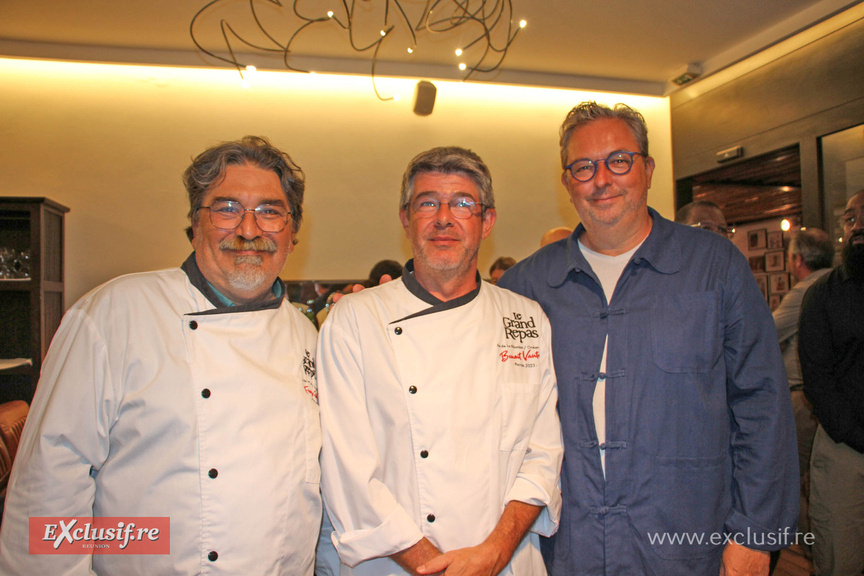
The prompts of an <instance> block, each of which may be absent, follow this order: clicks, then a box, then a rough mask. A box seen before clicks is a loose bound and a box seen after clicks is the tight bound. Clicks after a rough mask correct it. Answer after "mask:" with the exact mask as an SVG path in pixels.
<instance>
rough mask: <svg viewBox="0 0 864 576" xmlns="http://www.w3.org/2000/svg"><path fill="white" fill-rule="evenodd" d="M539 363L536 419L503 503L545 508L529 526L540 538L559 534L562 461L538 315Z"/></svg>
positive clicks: (545, 328)
mask: <svg viewBox="0 0 864 576" xmlns="http://www.w3.org/2000/svg"><path fill="white" fill-rule="evenodd" d="M540 317H541V319H542V321H541V338H540V341H541V347H542V349H541V357H540V361H541V363H542V372H541V382H540V398H539V402H538V406H537V418H536V420H535V421H534V429H533V430H532V432H531V440H530V442H529V443H528V451H527V453H526V454H525V459H524V460H523V461H522V466H521V467H520V468H519V473H518V474H517V476H516V481H515V482H514V483H513V486H512V487H511V488H510V490H509V491H508V492H507V496H506V498H505V503H506V502H511V501H513V500H516V501H518V502H524V503H526V504H532V505H534V506H545V508H544V509H543V510H542V511H541V512H540V515H539V516H538V517H537V520H535V521H534V524H533V525H532V527H531V531H532V532H536V533H537V534H540V535H541V536H547V537H548V536H552V535H553V534H555V532H557V531H558V522H559V520H560V518H561V488H560V475H561V462H562V460H563V458H564V445H563V440H562V437H561V423H560V421H559V418H558V386H557V382H556V379H555V369H554V366H553V363H552V341H551V329H550V326H549V321H548V319H547V318H546V316H545V315H544V314H543V313H542V312H541V313H540Z"/></svg>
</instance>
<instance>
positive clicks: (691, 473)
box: [646, 454, 729, 560]
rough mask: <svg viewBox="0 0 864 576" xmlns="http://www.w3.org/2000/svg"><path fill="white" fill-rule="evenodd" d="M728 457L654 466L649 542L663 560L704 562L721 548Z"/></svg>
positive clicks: (680, 460)
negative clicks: (704, 558) (689, 559)
mask: <svg viewBox="0 0 864 576" xmlns="http://www.w3.org/2000/svg"><path fill="white" fill-rule="evenodd" d="M725 466H726V457H725V456H724V455H722V454H720V455H717V456H712V457H707V458H671V457H662V456H658V457H657V458H656V460H655V462H654V471H653V478H654V485H653V486H652V489H651V500H652V502H653V505H652V510H651V513H650V519H649V522H648V529H647V530H646V532H647V533H648V539H649V541H650V543H651V547H652V548H653V550H654V553H655V554H657V556H659V557H661V558H665V559H667V560H683V559H687V558H703V557H706V556H709V555H711V554H713V553H714V551H715V550H717V548H718V547H719V546H721V545H722V544H723V542H722V537H723V520H724V518H725V516H726V514H727V511H728V509H729V501H728V496H727V495H728V493H729V488H728V486H727V478H726V474H725V472H724V470H725Z"/></svg>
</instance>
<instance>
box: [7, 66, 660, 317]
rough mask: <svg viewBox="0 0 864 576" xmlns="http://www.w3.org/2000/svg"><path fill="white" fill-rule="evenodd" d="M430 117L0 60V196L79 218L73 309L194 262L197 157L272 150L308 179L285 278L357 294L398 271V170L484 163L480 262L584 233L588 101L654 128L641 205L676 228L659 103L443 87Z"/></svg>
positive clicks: (145, 72) (295, 78)
mask: <svg viewBox="0 0 864 576" xmlns="http://www.w3.org/2000/svg"><path fill="white" fill-rule="evenodd" d="M435 84H436V86H437V87H438V97H437V100H436V103H435V110H434V112H433V114H432V115H431V116H428V117H419V116H416V115H415V114H413V113H412V111H411V107H412V93H413V86H414V81H411V80H394V79H381V80H379V82H378V87H379V90H380V91H381V92H382V93H383V94H384V95H389V94H393V93H395V92H399V91H401V92H402V94H403V97H402V99H401V100H400V101H398V102H394V101H391V102H381V101H379V100H378V99H377V98H376V97H375V95H374V93H373V91H372V85H371V82H370V80H369V78H359V77H338V76H327V75H298V74H288V73H259V74H258V75H257V76H256V77H255V78H254V79H253V80H252V86H251V87H250V88H249V89H243V88H242V87H241V86H240V83H239V78H238V75H237V73H236V72H232V71H230V70H201V69H188V68H159V67H138V66H113V65H96V64H72V63H54V62H44V61H25V60H4V59H0V85H2V86H3V88H2V92H0V109H2V116H0V174H2V178H0V196H47V197H49V198H52V199H53V200H56V201H58V202H60V203H61V204H65V205H67V206H69V207H70V208H71V212H70V213H69V214H68V215H67V229H66V262H67V266H66V270H67V277H66V280H67V284H66V305H67V307H68V306H69V305H71V304H72V303H73V302H74V301H75V300H76V299H78V298H79V297H80V296H81V295H82V294H84V293H85V292H86V291H87V290H89V289H91V288H93V287H94V286H96V285H98V284H99V283H101V282H104V281H105V280H107V279H109V278H112V277H114V276H116V275H118V274H123V273H126V272H133V271H141V270H150V269H155V268H164V267H170V266H176V265H178V264H179V263H180V262H181V261H182V260H183V259H184V258H185V257H186V256H187V254H188V253H189V250H190V248H189V244H188V243H187V241H186V239H185V236H184V233H183V229H184V227H185V226H186V224H187V220H186V211H187V209H188V206H187V204H186V200H185V197H184V190H183V187H182V185H181V182H180V175H181V174H182V172H183V170H184V168H185V167H186V166H187V165H188V163H189V161H190V159H191V158H192V157H193V156H194V155H196V154H197V153H198V152H200V151H201V150H203V149H204V148H205V147H207V146H209V145H211V144H214V143H216V142H219V141H223V140H229V139H235V138H238V137H240V136H243V135H244V134H258V135H263V136H267V137H269V138H270V139H271V141H272V142H273V143H274V144H276V145H277V146H279V147H281V148H283V149H285V150H286V151H288V152H289V153H290V154H291V155H292V156H293V158H294V159H295V161H296V162H297V163H298V164H299V165H300V166H302V167H303V169H304V171H305V172H306V176H307V197H306V202H305V204H304V207H305V217H304V222H303V226H302V228H301V230H300V234H299V241H300V244H299V245H298V246H297V250H296V251H295V252H294V254H293V255H292V256H291V257H290V258H289V259H288V263H287V265H286V267H285V269H284V270H283V272H282V276H283V277H284V278H287V279H313V278H314V279H325V280H326V279H332V280H337V279H350V278H365V277H366V275H367V273H368V271H369V269H370V268H371V266H372V265H373V264H374V263H375V262H376V261H378V260H380V259H383V258H392V259H396V260H400V261H401V260H404V259H406V258H407V257H409V256H410V254H409V251H408V244H407V243H406V242H405V241H404V240H403V234H402V230H401V227H400V225H399V221H398V219H397V204H398V189H399V183H400V179H401V174H402V171H403V169H404V167H405V165H406V164H407V162H408V160H410V158H411V157H412V156H413V155H414V154H416V153H417V152H420V151H422V150H424V149H426V148H430V147H432V146H439V145H446V144H456V145H461V146H466V147H469V148H471V149H473V150H474V151H475V152H477V153H478V154H480V155H481V156H482V157H483V159H484V160H485V161H486V163H487V164H488V165H489V167H490V169H491V171H492V175H493V179H494V185H495V194H496V201H497V205H498V211H499V216H498V223H497V225H496V227H495V230H494V231H493V233H492V236H491V237H490V238H489V240H487V241H486V243H485V244H484V246H483V247H482V249H481V254H480V269H481V271H482V272H483V273H484V275H485V273H486V271H487V270H488V267H489V265H490V264H491V262H492V261H493V260H494V259H495V258H497V257H498V256H502V255H508V256H513V257H515V258H517V259H521V258H524V257H525V256H527V255H529V254H530V253H531V252H533V251H534V250H535V249H536V247H537V246H538V245H539V238H540V236H541V234H542V233H543V232H544V231H545V230H547V229H548V228H551V227H553V226H574V225H575V224H576V223H577V222H578V220H577V218H576V214H575V211H574V210H573V208H572V206H571V205H570V204H569V201H568V198H567V195H566V192H565V190H564V188H563V186H561V184H560V182H559V176H560V172H561V170H560V165H559V161H558V143H557V130H558V125H559V124H560V122H561V119H562V118H563V117H564V115H565V114H566V112H567V111H568V110H569V109H570V108H571V107H572V106H573V105H575V104H577V103H578V102H580V101H582V100H585V99H596V100H598V101H602V102H607V103H614V102H619V101H623V102H626V103H628V104H630V105H632V106H635V107H637V108H639V109H640V110H641V111H642V112H643V113H644V114H645V116H646V118H647V120H648V125H649V131H650V137H651V153H652V155H653V156H654V157H655V158H656V160H657V170H656V171H655V173H654V186H653V188H652V190H651V193H650V194H649V203H650V204H651V205H653V206H655V207H656V208H658V209H659V210H660V212H661V213H662V214H664V215H665V216H667V217H668V216H671V215H672V213H673V193H672V191H673V182H672V166H671V148H672V147H671V140H670V119H669V102H668V99H666V98H653V97H637V96H627V95H616V94H606V93H587V92H576V91H572V90H549V89H538V88H521V87H508V86H495V85H475V84H470V83H469V84H460V83H452V82H438V81H436V82H435Z"/></svg>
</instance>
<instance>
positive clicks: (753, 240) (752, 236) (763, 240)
mask: <svg viewBox="0 0 864 576" xmlns="http://www.w3.org/2000/svg"><path fill="white" fill-rule="evenodd" d="M767 235H768V231H767V230H766V229H765V228H759V229H758V230H750V232H748V233H747V248H748V249H750V250H764V249H765V248H767V247H768V241H767Z"/></svg>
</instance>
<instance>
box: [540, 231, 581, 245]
mask: <svg viewBox="0 0 864 576" xmlns="http://www.w3.org/2000/svg"><path fill="white" fill-rule="evenodd" d="M572 233H573V230H571V229H570V228H566V227H564V226H559V227H557V228H550V229H549V230H547V231H546V232H544V233H543V236H541V237H540V247H541V248H542V247H544V246H546V245H547V244H552V243H553V242H557V241H558V240H563V239H565V238H567V237H568V236H570V234H572Z"/></svg>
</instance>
